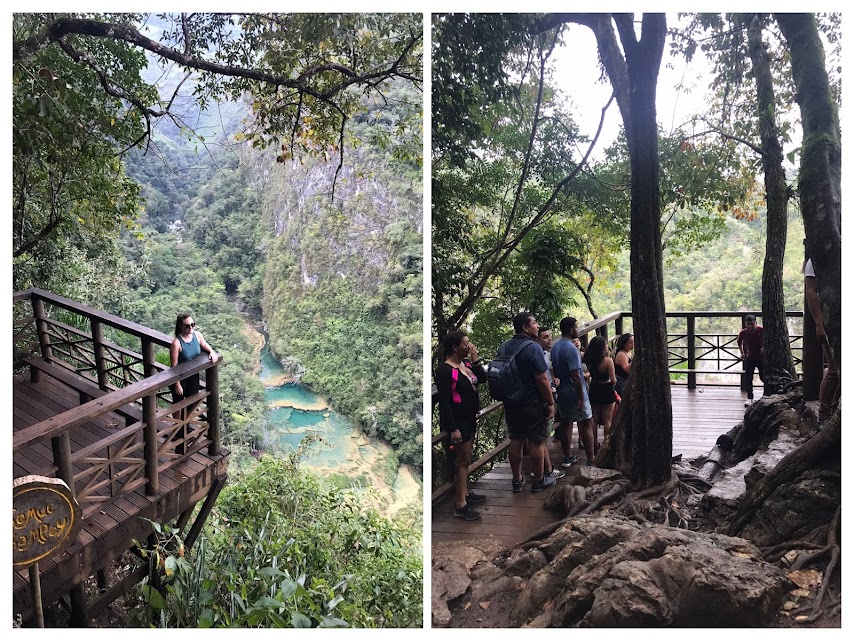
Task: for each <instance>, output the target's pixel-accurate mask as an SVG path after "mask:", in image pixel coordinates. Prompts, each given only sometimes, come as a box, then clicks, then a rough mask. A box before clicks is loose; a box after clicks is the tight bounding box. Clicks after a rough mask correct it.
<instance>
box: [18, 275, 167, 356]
mask: <svg viewBox="0 0 854 641" xmlns="http://www.w3.org/2000/svg"><path fill="white" fill-rule="evenodd" d="M33 297H35V298H39V299H41V300H43V301H45V302H47V303H50V304H51V305H56V306H57V307H61V308H63V309H65V310H67V311H69V312H72V313H74V314H80V315H81V316H86V317H88V318H94V319H97V320H99V321H100V322H101V323H103V324H104V325H109V326H110V327H113V328H115V329H118V330H120V331H122V332H125V333H127V334H131V335H132V336H136V337H138V338H147V339H149V340H151V341H152V342H153V343H156V344H157V345H160V346H161V347H169V346H170V345H171V344H172V337H171V336H169V335H168V334H164V333H163V332H158V331H157V330H154V329H151V328H149V327H145V326H143V325H140V324H139V323H134V322H133V321H129V320H126V319H124V318H121V317H119V316H116V315H115V314H110V313H107V312H103V311H101V310H98V309H95V308H94V307H89V306H88V305H84V304H82V303H78V302H76V301H73V300H71V299H68V298H65V297H63V296H59V295H57V294H54V293H53V292H49V291H46V290H44V289H38V288H35V287H33V288H30V289H26V290H24V291H21V292H15V293H14V294H13V295H12V301H13V302H15V303H17V302H20V301H22V300H25V299H27V298H29V299H31V300H32V299H33Z"/></svg>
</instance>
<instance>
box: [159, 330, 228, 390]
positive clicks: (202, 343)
mask: <svg viewBox="0 0 854 641" xmlns="http://www.w3.org/2000/svg"><path fill="white" fill-rule="evenodd" d="M202 352H206V353H207V354H209V355H210V359H211V362H212V363H216V362H217V361H218V360H219V359H220V356H219V354H217V353H216V352H215V351H214V350H213V347H211V346H210V345H208V343H207V341H206V340H205V337H204V336H202V333H201V332H198V331H196V321H194V320H193V317H192V316H190V315H189V314H178V318H177V319H176V320H175V338H174V339H173V340H172V346H171V348H170V349H169V356H170V363H171V365H172V367H175V366H176V365H178V364H179V363H186V362H187V361H190V360H193V359H194V358H195V357H196V356H198V355H199V354H201V353H202ZM198 391H199V375H198V374H193V375H192V376H188V377H187V378H185V379H184V380H182V381H178V382H177V383H175V391H174V392H173V394H172V395H173V397H174V402H175V403H178V402H179V401H182V400H184V399H185V398H189V397H190V396H192V395H193V394H197V393H198Z"/></svg>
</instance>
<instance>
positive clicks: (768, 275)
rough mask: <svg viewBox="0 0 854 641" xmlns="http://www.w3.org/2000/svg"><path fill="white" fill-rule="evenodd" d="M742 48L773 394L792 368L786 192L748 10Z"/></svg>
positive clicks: (765, 73) (763, 59)
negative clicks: (761, 224) (755, 141)
mask: <svg viewBox="0 0 854 641" xmlns="http://www.w3.org/2000/svg"><path fill="white" fill-rule="evenodd" d="M747 33H748V49H749V51H750V59H751V61H752V62H753V75H754V78H755V79H756V96H757V98H756V105H757V114H758V116H759V134H760V138H761V145H762V151H763V156H762V167H763V169H764V170H765V200H766V204H767V213H766V216H767V223H766V225H767V227H766V237H765V263H764V265H763V267H762V326H763V327H764V329H765V343H764V347H763V353H764V361H765V394H766V395H768V394H777V393H779V392H780V391H781V390H782V388H783V387H784V386H785V385H786V384H787V383H790V382H791V381H792V380H794V376H795V367H794V362H793V360H792V350H791V348H790V346H789V328H788V326H787V324H786V308H785V305H784V301H783V257H784V256H785V253H786V233H787V226H788V222H787V219H786V213H787V212H786V208H787V205H788V201H789V198H788V195H787V189H786V174H785V172H784V171H783V147H782V145H781V144H780V135H779V133H778V129H777V118H776V111H775V104H776V103H775V97H774V84H773V82H772V79H771V66H770V64H769V62H768V50H767V48H766V46H765V43H764V42H763V41H762V20H761V18H760V16H759V15H758V14H757V15H754V16H753V19H752V20H750V24H749V27H748V32H747Z"/></svg>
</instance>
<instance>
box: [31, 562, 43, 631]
mask: <svg viewBox="0 0 854 641" xmlns="http://www.w3.org/2000/svg"><path fill="white" fill-rule="evenodd" d="M30 594H31V595H32V598H33V613H34V615H35V618H36V627H37V628H43V627H44V609H43V608H42V582H41V578H40V575H39V564H38V563H33V564H32V565H31V566H30Z"/></svg>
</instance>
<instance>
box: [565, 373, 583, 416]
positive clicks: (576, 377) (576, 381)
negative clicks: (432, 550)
mask: <svg viewBox="0 0 854 641" xmlns="http://www.w3.org/2000/svg"><path fill="white" fill-rule="evenodd" d="M569 380H570V381H572V386H573V387H574V388H575V398H577V399H578V406H579V407H583V406H584V388H583V387H582V385H584V383H583V381H582V379H581V370H580V369H574V370H572V371H571V372H570V373H569Z"/></svg>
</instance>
